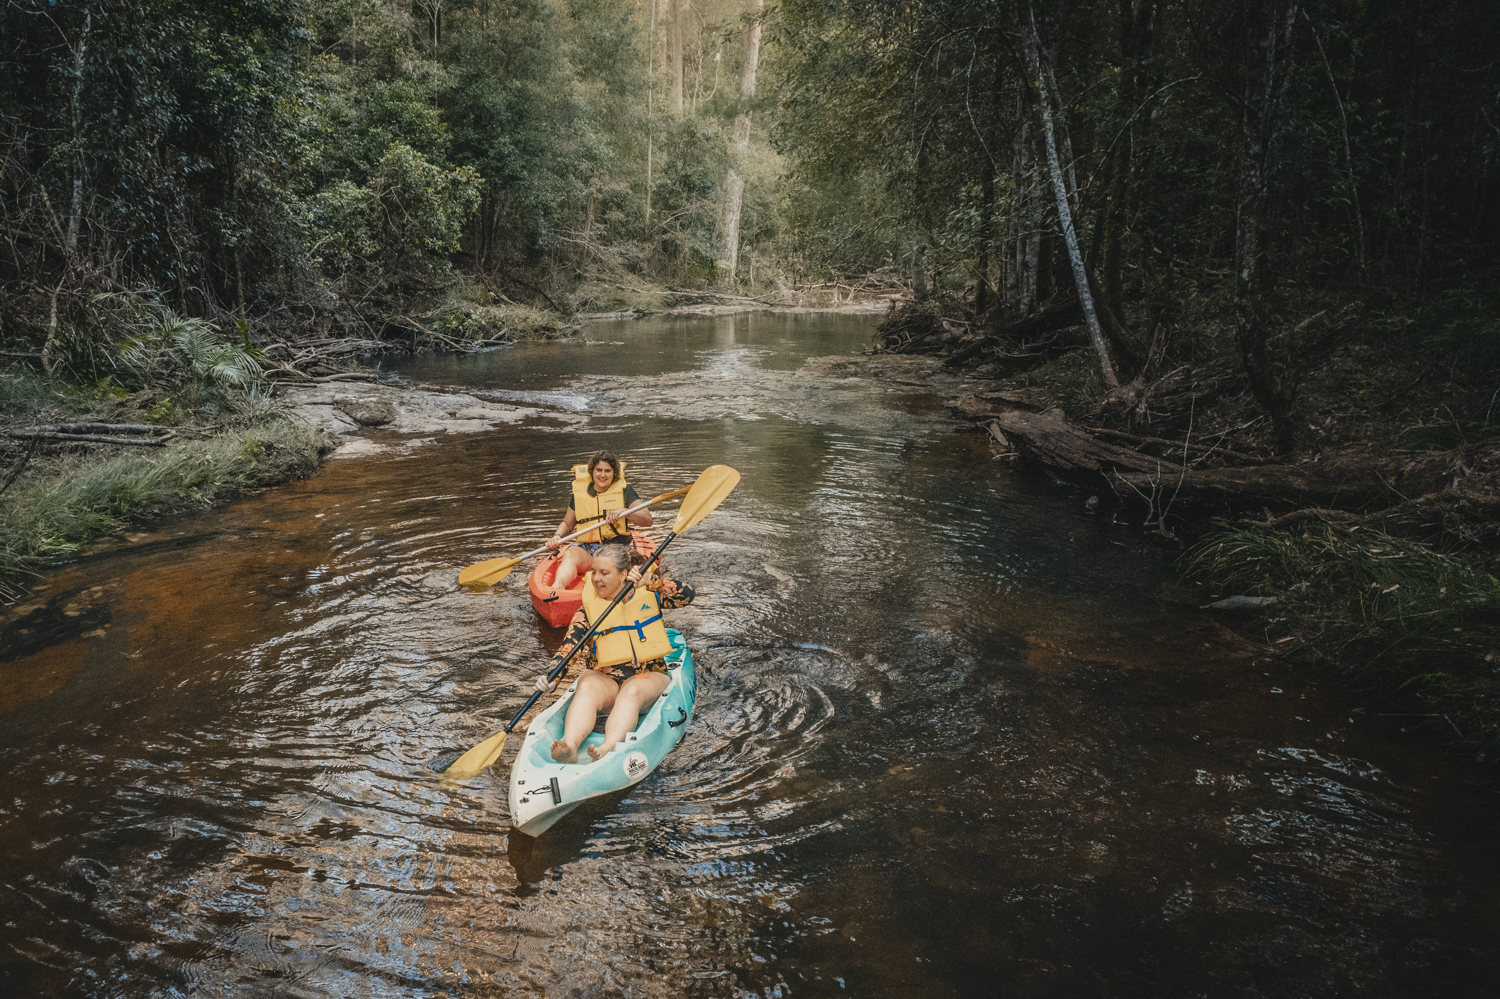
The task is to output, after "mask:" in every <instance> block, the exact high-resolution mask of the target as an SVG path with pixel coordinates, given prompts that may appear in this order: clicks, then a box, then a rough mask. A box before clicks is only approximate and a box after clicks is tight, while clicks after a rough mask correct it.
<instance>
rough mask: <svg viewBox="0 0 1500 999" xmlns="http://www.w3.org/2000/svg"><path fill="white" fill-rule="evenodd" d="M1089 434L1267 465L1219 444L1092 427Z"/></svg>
mask: <svg viewBox="0 0 1500 999" xmlns="http://www.w3.org/2000/svg"><path fill="white" fill-rule="evenodd" d="M1089 433H1091V434H1098V435H1099V436H1101V437H1113V438H1114V439H1115V440H1121V441H1126V442H1128V443H1131V444H1135V445H1138V446H1139V445H1142V444H1150V445H1153V446H1155V447H1165V448H1181V449H1183V450H1184V451H1202V452H1203V453H1204V454H1205V455H1207V454H1217V455H1219V456H1220V457H1224V458H1232V459H1234V460H1235V461H1239V462H1244V463H1245V464H1248V465H1262V464H1265V459H1264V458H1257V457H1255V455H1253V454H1244V453H1242V452H1240V451H1231V450H1229V449H1228V448H1224V447H1219V445H1217V444H1206V443H1203V442H1202V441H1199V442H1198V443H1196V444H1195V443H1191V442H1183V441H1169V440H1167V439H1165V438H1163V437H1142V436H1141V435H1140V434H1127V433H1125V432H1124V431H1121V430H1110V429H1109V428H1108V427H1090V428H1089Z"/></svg>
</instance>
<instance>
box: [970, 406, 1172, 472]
mask: <svg viewBox="0 0 1500 999" xmlns="http://www.w3.org/2000/svg"><path fill="white" fill-rule="evenodd" d="M993 423H994V426H993V427H992V428H991V432H993V431H994V430H995V429H998V430H999V431H1000V432H1001V434H1003V435H1004V437H1005V439H1006V440H1007V441H1008V442H1009V443H1010V445H1011V446H1012V447H1013V448H1015V450H1016V451H1017V452H1018V453H1019V454H1021V455H1022V456H1023V457H1025V458H1027V459H1029V460H1031V461H1035V462H1037V463H1038V464H1041V465H1045V466H1047V467H1048V468H1050V469H1053V470H1055V471H1058V472H1065V473H1066V472H1099V473H1104V474H1108V473H1111V472H1116V473H1118V472H1121V471H1124V472H1129V473H1138V474H1140V475H1142V476H1157V477H1158V479H1159V477H1160V476H1161V475H1163V474H1172V475H1177V474H1179V473H1180V472H1181V471H1182V466H1181V465H1179V464H1177V463H1176V462H1173V461H1168V460H1167V459H1165V458H1153V457H1151V456H1150V455H1145V454H1141V453H1140V452H1139V451H1132V450H1130V449H1129V448H1124V447H1117V446H1116V445H1114V444H1106V443H1105V442H1104V441H1101V440H1099V439H1098V438H1097V437H1094V436H1092V435H1090V434H1088V433H1087V432H1085V431H1083V430H1080V429H1079V428H1078V427H1075V426H1074V425H1073V424H1071V423H1069V422H1068V421H1067V419H1066V418H1065V417H1064V416H1063V411H1062V410H1060V409H1049V410H1047V411H1046V412H1043V413H1028V412H1024V411H1022V410H1019V409H1017V410H1009V411H1006V412H1001V413H996V414H995V416H994V420H993Z"/></svg>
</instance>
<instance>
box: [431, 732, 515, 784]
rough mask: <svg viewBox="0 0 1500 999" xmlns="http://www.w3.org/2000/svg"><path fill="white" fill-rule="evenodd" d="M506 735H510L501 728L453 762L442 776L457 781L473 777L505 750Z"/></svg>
mask: <svg viewBox="0 0 1500 999" xmlns="http://www.w3.org/2000/svg"><path fill="white" fill-rule="evenodd" d="M507 735H510V733H509V732H507V731H505V729H503V728H502V729H501V730H500V731H498V732H496V733H495V734H494V735H492V736H490V737H489V738H488V739H486V740H484V741H483V742H481V743H480V744H479V745H477V746H475V747H474V748H473V749H471V750H469V751H468V752H467V753H465V754H464V755H462V756H460V757H459V758H458V759H456V760H454V761H453V764H452V766H450V767H449V768H448V769H447V770H444V771H443V776H444V777H453V778H455V779H457V780H464V779H465V778H468V777H473V776H474V775H475V774H477V773H479V772H480V771H481V770H483V769H484V768H485V767H487V766H489V765H490V764H491V763H494V762H495V761H496V760H498V759H499V758H500V753H501V752H502V751H503V750H504V749H505V737H506V736H507Z"/></svg>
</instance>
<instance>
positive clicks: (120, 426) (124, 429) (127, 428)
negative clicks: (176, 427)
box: [19, 422, 167, 434]
mask: <svg viewBox="0 0 1500 999" xmlns="http://www.w3.org/2000/svg"><path fill="white" fill-rule="evenodd" d="M19 429H20V430H21V431H22V432H29V433H52V434H90V433H94V434H100V433H102V434H110V433H126V434H154V433H156V432H157V431H161V430H166V429H167V428H166V427H160V426H157V425H156V424H154V423H98V422H90V423H50V424H47V425H46V426H36V427H21V428H19Z"/></svg>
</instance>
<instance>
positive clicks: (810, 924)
mask: <svg viewBox="0 0 1500 999" xmlns="http://www.w3.org/2000/svg"><path fill="white" fill-rule="evenodd" d="M870 329H871V321H870V320H869V319H864V318H855V317H843V316H819V315H807V316H793V317H789V316H770V315H748V316H739V317H733V318H725V319H718V320H651V321H646V322H640V323H634V324H619V325H611V326H593V327H590V328H589V329H588V331H587V340H588V341H591V342H586V343H580V342H574V341H567V342H555V343H543V344H530V345H522V346H518V347H515V348H512V349H507V350H502V351H496V352H493V353H490V354H486V355H482V356H469V357H459V358H447V357H443V358H426V359H417V360H415V361H413V362H410V363H408V364H407V365H405V367H404V373H405V374H406V375H408V376H409V377H412V378H416V379H421V380H425V381H431V382H438V383H443V384H448V385H462V386H467V387H469V388H471V389H473V390H474V391H476V392H480V393H481V394H489V395H491V396H492V397H494V398H501V399H525V400H529V401H532V402H538V403H541V404H544V405H545V406H547V407H548V409H547V413H546V415H544V416H542V417H539V418H537V419H534V420H531V421H528V422H525V423H522V424H518V425H515V426H505V427H501V428H499V429H496V430H494V431H491V432H486V433H482V434H475V435H467V436H453V437H438V438H421V439H418V441H419V442H413V441H412V440H411V439H405V440H403V439H402V438H401V437H399V436H398V435H395V434H382V433H379V432H370V433H369V436H370V437H372V438H373V439H374V440H376V441H378V442H381V443H384V444H387V445H389V449H388V450H387V451H385V452H384V453H381V454H376V455H373V456H370V457H364V458H357V459H343V460H338V461H334V462H331V463H329V464H328V465H327V466H326V467H325V469H324V471H323V472H322V473H321V474H320V475H319V476H318V477H317V478H315V479H313V480H310V481H308V482H303V483H297V484H293V485H289V486H285V487H281V488H276V489H271V490H267V491H266V492H264V493H262V494H261V495H259V496H256V497H254V498H251V499H249V500H246V501H244V502H241V503H238V504H235V505H234V506H232V507H229V508H227V509H225V510H221V511H217V512H214V513H210V514H205V515H201V516H195V517H190V518H185V519H177V520H172V521H169V522H167V523H166V524H165V525H164V526H163V527H162V528H161V529H159V530H157V531H155V532H153V533H150V534H148V535H147V536H146V537H144V538H141V539H138V541H137V543H135V544H133V545H131V546H129V547H125V548H121V549H118V550H114V551H112V552H105V553H101V554H97V555H94V556H92V557H89V558H87V559H84V560H83V561H81V562H79V563H77V564H75V565H72V566H69V567H67V568H65V569H63V570H61V571H59V572H58V573H57V574H56V575H55V576H53V577H52V578H51V579H49V580H48V581H47V588H46V589H45V590H43V591H41V592H40V593H39V594H38V599H37V600H36V601H35V602H34V604H33V605H30V606H29V608H28V610H27V612H26V613H24V614H21V613H16V612H13V613H12V614H11V615H10V617H9V618H7V619H6V622H5V624H4V625H3V630H0V649H3V651H0V668H3V669H4V677H5V683H4V684H3V686H0V778H3V788H4V794H3V795H0V869H3V873H0V900H3V909H4V915H3V917H0V942H3V943H4V945H5V946H4V952H3V954H0V994H6V995H11V994H14V995H81V996H188V995H193V996H356V995H358V996H431V995H434V994H436V993H438V992H446V993H447V994H449V995H452V996H458V995H471V996H501V995H504V996H516V995H519V996H549V997H551V996H564V995H579V996H744V995H747V994H754V995H760V996H771V995H782V996H834V995H839V996H842V995H853V996H861V997H866V996H892V997H894V996H923V997H927V996H937V997H942V996H974V995H986V996H987V995H1005V996H1048V997H1052V996H1055V997H1074V996H1152V997H1157V996H1276V997H1281V996H1344V995H1349V994H1360V995H1369V996H1429V995H1449V996H1460V995H1462V996H1468V995H1475V996H1477V995H1494V994H1496V993H1497V992H1500V986H1497V985H1496V982H1497V981H1500V959H1497V945H1496V940H1497V939H1500V891H1497V887H1500V878H1497V866H1500V859H1497V852H1496V850H1495V849H1494V844H1495V842H1496V833H1497V831H1500V807H1497V806H1500V796H1497V795H1496V794H1495V793H1494V792H1493V791H1491V790H1488V789H1487V788H1486V787H1483V786H1480V785H1481V784H1483V783H1484V777H1483V775H1482V774H1481V773H1479V772H1476V771H1472V770H1469V769H1465V768H1463V767H1462V766H1459V765H1456V764H1454V763H1453V762H1451V761H1449V760H1447V759H1445V758H1444V757H1442V756H1441V754H1439V753H1438V752H1437V751H1435V750H1433V749H1431V748H1430V747H1428V746H1427V745H1425V744H1424V743H1422V742H1421V741H1419V740H1417V739H1414V738H1413V737H1412V736H1410V735H1403V734H1402V733H1401V732H1400V731H1399V729H1400V727H1401V726H1402V725H1403V724H1406V723H1407V722H1408V721H1409V720H1408V719H1400V718H1385V717H1380V715H1379V712H1380V710H1381V709H1379V708H1378V707H1375V706H1373V705H1367V704H1366V703H1365V702H1364V701H1363V700H1362V699H1361V695H1360V694H1359V693H1358V692H1350V691H1349V690H1347V689H1341V688H1339V687H1337V686H1333V685H1315V684H1313V683H1311V682H1309V681H1308V680H1306V679H1305V678H1299V677H1297V676H1296V675H1293V674H1291V673H1289V672H1287V671H1286V669H1285V668H1284V667H1282V666H1280V665H1279V664H1272V663H1269V662H1267V661H1266V660H1264V659H1263V658H1262V657H1261V653H1260V650H1259V649H1258V648H1257V647H1255V646H1253V645H1251V644H1249V643H1247V642H1245V641H1242V640H1240V639H1238V638H1236V637H1235V635H1234V634H1232V633H1231V632H1229V631H1228V630H1226V629H1225V628H1224V627H1223V626H1222V625H1221V623H1220V621H1219V620H1218V619H1216V618H1213V617H1210V616H1208V615H1207V614H1206V613H1204V612H1200V611H1198V610H1196V609H1194V607H1193V605H1192V603H1191V602H1185V601H1183V600H1180V599H1178V600H1171V599H1168V597H1167V595H1168V594H1170V593H1171V592H1173V591H1172V590H1171V588H1170V587H1169V586H1168V585H1167V584H1169V582H1170V579H1171V573H1170V566H1171V560H1172V558H1173V557H1174V555H1175V553H1174V552H1173V551H1171V550H1168V549H1164V548H1160V547H1157V546H1155V545H1153V544H1151V543H1150V542H1148V541H1146V540H1143V539H1142V537H1141V536H1140V535H1138V534H1137V533H1133V532H1132V531H1130V530H1128V529H1126V528H1124V527H1121V526H1118V525H1115V524H1113V523H1112V522H1111V520H1112V518H1111V515H1110V513H1109V512H1108V511H1106V512H1105V513H1102V514H1097V515H1096V514H1090V513H1088V512H1086V510H1085V508H1084V500H1085V499H1086V498H1087V497H1086V494H1084V493H1081V492H1078V491H1077V490H1075V489H1073V488H1070V487H1065V486H1062V485H1060V484H1057V483H1055V482H1052V481H1051V480H1050V479H1048V478H1046V477H1044V476H1038V475H1035V474H1031V473H1026V472H1023V471H1017V470H1014V469H1011V468H1009V467H1008V466H1005V465H1004V464H1002V463H998V462H995V461H992V460H991V458H990V451H989V447H988V445H987V443H986V441H985V439H984V438H983V437H982V436H980V435H976V434H972V433H962V432H958V431H960V430H962V429H963V427H962V426H961V425H960V424H957V423H955V422H953V421H952V420H951V419H950V418H949V417H948V416H947V414H946V412H945V411H944V409H943V407H942V405H941V398H940V395H938V394H934V392H932V391H929V390H928V389H926V388H924V387H922V386H921V385H918V384H901V382H902V381H912V382H915V381H918V380H917V379H899V380H898V381H897V382H892V381H890V380H888V379H887V380H882V379H876V378H871V377H862V376H860V374H859V373H860V371H861V370H862V369H861V368H860V367H859V366H858V365H853V366H851V365H845V364H840V363H831V362H828V361H813V362H811V363H809V362H808V361H807V359H808V358H809V357H815V358H816V357H826V356H828V355H842V356H844V357H845V358H854V357H857V356H858V354H859V352H860V351H861V350H862V349H863V347H864V346H865V344H866V343H867V339H868V336H869V333H870ZM601 446H609V447H613V448H615V449H617V450H618V451H620V452H621V453H622V454H623V455H625V456H626V457H627V458H628V459H629V460H630V461H631V463H632V476H631V477H632V479H633V480H634V481H635V482H637V483H638V485H639V486H640V488H641V491H642V492H643V493H646V494H649V493H654V492H660V491H665V490H667V489H670V488H675V487H677V486H679V485H685V484H687V483H689V482H691V481H692V479H693V477H694V476H695V475H696V473H697V472H698V471H699V470H701V469H702V468H703V467H704V466H706V465H708V464H711V463H715V462H723V463H727V464H730V465H733V466H734V467H736V468H738V469H739V470H740V471H741V472H742V473H743V475H744V480H743V483H742V484H741V486H740V487H739V489H738V490H736V492H735V493H734V494H733V495H732V496H731V497H730V498H729V500H728V501H727V502H726V503H725V504H724V506H723V507H722V508H721V509H720V510H719V511H718V512H717V513H715V514H714V515H713V516H712V517H710V518H709V519H708V520H706V521H704V522H703V523H702V524H701V525H699V526H698V527H696V528H694V530H693V531H692V532H690V533H689V534H688V535H686V536H684V538H683V539H682V540H681V541H680V542H679V543H678V544H677V545H674V548H673V550H672V554H671V556H670V558H669V562H670V566H669V568H670V569H671V571H672V572H673V573H674V574H677V575H680V576H683V577H684V578H688V579H691V580H692V581H693V582H694V583H695V584H696V585H697V586H698V588H699V589H700V591H701V592H702V593H703V596H702V598H701V599H700V601H699V603H698V604H697V605H695V606H693V607H691V608H687V609H685V610H681V611H677V612H672V613H671V614H669V618H670V621H669V623H671V624H672V625H673V626H675V627H678V628H680V629H682V631H683V632H684V633H685V634H686V635H687V636H688V638H689V640H690V642H691V643H692V645H693V648H694V650H695V652H696V655H697V658H698V662H699V664H700V667H699V668H700V671H701V677H702V685H701V689H700V696H699V702H698V717H697V719H696V721H695V723H694V725H693V727H692V730H691V731H690V732H689V734H688V736H687V738H686V739H685V741H684V743H683V744H682V746H680V747H679V748H678V749H677V750H676V751H675V752H674V753H673V754H672V755H671V756H670V757H669V758H668V759H667V761H666V762H665V763H664V764H663V765H662V766H661V767H660V768H659V769H658V770H656V771H655V772H654V773H653V774H652V775H651V776H650V777H649V778H647V779H646V780H645V781H644V782H643V783H642V784H640V785H638V786H637V787H636V788H635V789H633V790H632V791H631V792H630V793H629V794H628V795H625V794H621V795H616V796H611V797H608V798H605V799H601V800H599V801H597V802H594V803H591V804H589V805H587V806H585V807H583V808H581V809H580V810H579V811H578V812H575V813H574V814H573V815H572V816H570V817H569V818H567V819H566V820H564V821H563V822H562V823H560V824H559V825H558V826H557V827H556V828H554V829H553V830H552V831H551V832H549V833H547V834H546V835H545V836H543V837H541V838H540V839H537V840H531V839H528V838H526V837H524V836H521V835H519V834H511V833H510V831H509V825H508V819H507V804H506V800H505V786H506V776H507V769H506V767H507V765H508V762H509V759H510V756H511V755H513V753H514V751H515V747H514V746H512V747H510V748H509V750H508V752H507V756H506V758H505V759H504V760H503V761H502V763H501V765H500V766H498V767H496V768H495V769H494V770H493V771H492V772H490V773H487V774H485V775H483V776H481V777H479V778H476V779H474V780H471V781H469V782H467V783H463V784H453V783H450V782H445V781H444V780H442V779H441V778H440V777H438V776H437V775H435V774H433V773H432V772H430V771H429V770H428V769H427V767H426V764H427V762H428V761H429V760H431V759H433V758H434V757H437V756H440V755H442V754H443V753H445V752H452V751H454V750H460V749H463V748H466V747H468V746H469V745H472V744H473V743H475V742H477V741H479V740H480V739H483V738H484V737H486V736H488V735H489V734H491V733H492V732H494V731H495V730H496V729H498V727H499V726H500V725H501V724H503V723H504V722H505V721H506V720H508V718H509V716H510V715H511V714H512V713H513V712H514V711H515V709H516V708H517V707H518V706H519V705H520V703H521V702H522V701H523V700H524V698H525V697H526V695H527V693H528V692H529V689H530V686H531V683H532V680H533V678H534V676H535V673H536V671H537V670H538V669H539V668H540V667H541V666H542V665H543V663H544V662H545V659H546V656H547V655H548V653H549V650H550V649H552V648H554V647H555V646H556V644H557V642H558V640H559V637H560V635H559V633H558V632H556V631H555V630H553V629H551V628H549V627H547V626H546V625H545V624H543V623H542V622H541V621H540V619H539V618H538V617H537V616H536V614H535V613H534V612H533V611H532V609H531V606H530V603H529V600H528V598H527V595H526V590H525V577H524V574H523V573H521V572H518V573H516V574H514V575H512V576H511V577H510V578H509V579H507V580H506V581H505V582H504V583H502V584H501V585H500V586H499V587H498V588H496V589H495V590H494V591H492V592H489V593H470V592H467V591H462V590H459V589H458V588H457V587H456V586H455V585H454V584H453V582H452V581H453V577H454V575H455V574H456V572H457V571H458V569H460V568H461V567H463V566H464V565H466V564H468V563H470V562H474V561H478V560H480V559H482V558H490V557H495V556H499V555H508V554H518V553H519V552H521V551H525V550H527V549H529V548H532V547H534V546H535V545H536V544H537V543H538V542H539V540H540V538H542V537H544V536H545V535H547V534H549V533H550V532H551V530H552V528H553V527H554V526H555V525H556V522H557V520H558V519H559V517H560V515H561V512H562V509H563V506H564V504H565V502H566V496H567V466H568V465H569V464H571V463H572V462H574V461H577V460H580V459H581V458H583V457H584V456H586V455H587V454H588V453H589V452H591V451H592V450H594V449H595V448H598V447H601ZM666 519H667V518H663V521H665V520H666ZM1200 602H1206V601H1200Z"/></svg>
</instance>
